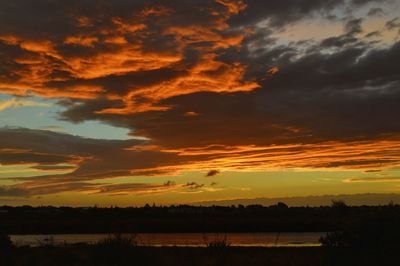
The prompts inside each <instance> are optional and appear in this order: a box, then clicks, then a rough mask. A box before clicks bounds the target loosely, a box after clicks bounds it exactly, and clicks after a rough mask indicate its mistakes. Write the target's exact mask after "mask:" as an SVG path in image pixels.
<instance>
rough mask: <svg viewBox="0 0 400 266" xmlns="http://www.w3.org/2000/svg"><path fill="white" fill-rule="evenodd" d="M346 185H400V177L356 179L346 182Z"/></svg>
mask: <svg viewBox="0 0 400 266" xmlns="http://www.w3.org/2000/svg"><path fill="white" fill-rule="evenodd" d="M344 182H345V183H392V182H395V183H398V182H400V178H399V177H356V178H349V179H345V180H344Z"/></svg>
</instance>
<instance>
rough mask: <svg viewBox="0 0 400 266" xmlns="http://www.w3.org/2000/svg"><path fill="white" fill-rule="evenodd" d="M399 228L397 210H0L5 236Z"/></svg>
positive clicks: (392, 207) (391, 207)
mask: <svg viewBox="0 0 400 266" xmlns="http://www.w3.org/2000/svg"><path fill="white" fill-rule="evenodd" d="M371 220H374V221H377V223H378V224H382V226H385V224H387V223H390V225H388V226H389V227H390V226H391V224H393V225H396V226H397V225H399V224H400V205H394V204H389V205H386V206H359V207H351V206H347V205H346V204H345V203H344V202H333V204H332V206H328V207H327V206H325V207H322V206H321V207H288V206H287V205H286V204H284V203H278V204H276V205H273V206H269V207H264V206H261V205H249V206H243V205H235V206H231V207H220V206H211V207H197V206H189V205H179V206H149V205H146V206H145V207H140V208H135V207H131V208H118V207H110V208H98V207H90V208H72V207H48V206H43V207H30V206H21V207H10V206H3V207H0V231H3V232H5V233H8V234H55V233H115V232H125V233H140V232H166V233H167V232H328V231H329V232H333V231H342V230H343V229H344V228H349V227H351V226H353V225H357V224H362V223H363V222H365V221H371Z"/></svg>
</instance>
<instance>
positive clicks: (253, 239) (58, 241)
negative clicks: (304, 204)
mask: <svg viewBox="0 0 400 266" xmlns="http://www.w3.org/2000/svg"><path fill="white" fill-rule="evenodd" d="M125 235H130V236H134V237H135V239H136V241H137V243H138V245H141V246H179V247H204V246H206V244H207V243H210V242H211V241H216V240H221V239H223V238H224V237H226V238H227V243H229V244H230V245H231V246H240V247H310V246H320V243H319V242H318V239H319V238H320V237H321V236H322V235H325V233H323V232H304V233H227V234H216V233H140V234H125ZM108 236H109V234H53V235H10V237H11V240H12V241H13V243H14V244H15V245H16V246H39V245H42V244H46V243H49V244H50V243H51V244H54V245H63V244H78V243H88V244H91V243H95V242H97V241H99V240H101V239H104V238H106V237H108Z"/></svg>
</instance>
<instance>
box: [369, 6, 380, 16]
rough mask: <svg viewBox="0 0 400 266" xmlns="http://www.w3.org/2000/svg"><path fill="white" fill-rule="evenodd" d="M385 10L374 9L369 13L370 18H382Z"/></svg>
mask: <svg viewBox="0 0 400 266" xmlns="http://www.w3.org/2000/svg"><path fill="white" fill-rule="evenodd" d="M383 14H384V12H383V9H382V8H380V7H373V8H371V9H370V10H369V11H368V14H367V15H368V16H380V15H383Z"/></svg>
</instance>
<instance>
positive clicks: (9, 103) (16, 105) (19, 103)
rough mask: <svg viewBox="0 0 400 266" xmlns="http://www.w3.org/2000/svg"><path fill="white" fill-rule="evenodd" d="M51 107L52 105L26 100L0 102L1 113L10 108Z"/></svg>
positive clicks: (17, 99) (12, 99)
mask: <svg viewBox="0 0 400 266" xmlns="http://www.w3.org/2000/svg"><path fill="white" fill-rule="evenodd" d="M33 106H34V107H50V106H51V104H48V103H42V102H36V101H30V100H26V99H19V98H11V99H8V100H0V112H1V111H4V110H6V109H8V108H19V107H33Z"/></svg>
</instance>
